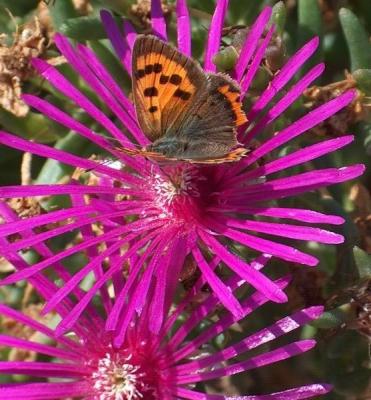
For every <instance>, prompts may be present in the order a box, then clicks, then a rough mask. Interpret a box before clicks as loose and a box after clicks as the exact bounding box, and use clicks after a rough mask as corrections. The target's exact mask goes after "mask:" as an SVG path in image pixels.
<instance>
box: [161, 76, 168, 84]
mask: <svg viewBox="0 0 371 400" xmlns="http://www.w3.org/2000/svg"><path fill="white" fill-rule="evenodd" d="M168 82H169V77H168V76H167V75H161V76H160V84H161V85H165V84H166V83H168Z"/></svg>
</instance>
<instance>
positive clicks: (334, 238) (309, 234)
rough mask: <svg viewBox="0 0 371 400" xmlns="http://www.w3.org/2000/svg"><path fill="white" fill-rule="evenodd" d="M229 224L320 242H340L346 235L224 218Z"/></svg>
mask: <svg viewBox="0 0 371 400" xmlns="http://www.w3.org/2000/svg"><path fill="white" fill-rule="evenodd" d="M224 223H225V224H226V225H227V226H230V227H233V228H239V229H247V230H250V231H254V232H261V233H266V234H268V235H274V236H281V237H287V238H290V239H296V240H312V241H315V242H318V243H327V244H339V243H343V242H344V237H343V236H342V235H339V234H337V233H334V232H330V231H327V230H325V229H320V228H312V227H309V226H298V225H289V224H277V223H274V222H263V221H249V220H244V221H241V220H237V219H234V218H228V219H225V220H224Z"/></svg>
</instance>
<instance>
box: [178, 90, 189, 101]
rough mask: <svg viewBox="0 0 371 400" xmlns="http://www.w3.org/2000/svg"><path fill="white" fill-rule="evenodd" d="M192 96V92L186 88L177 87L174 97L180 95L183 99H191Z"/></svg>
mask: <svg viewBox="0 0 371 400" xmlns="http://www.w3.org/2000/svg"><path fill="white" fill-rule="evenodd" d="M191 96H192V94H191V93H189V92H186V91H185V90H182V89H177V90H176V91H175V92H174V97H179V98H180V99H182V100H189V99H190V97H191Z"/></svg>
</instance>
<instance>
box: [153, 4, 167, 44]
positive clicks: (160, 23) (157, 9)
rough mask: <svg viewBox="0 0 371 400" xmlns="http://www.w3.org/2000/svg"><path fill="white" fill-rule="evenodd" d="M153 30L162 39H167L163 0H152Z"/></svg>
mask: <svg viewBox="0 0 371 400" xmlns="http://www.w3.org/2000/svg"><path fill="white" fill-rule="evenodd" d="M151 22H152V32H153V33H154V34H155V35H156V36H158V37H159V38H160V39H162V40H164V41H165V42H166V41H167V33H166V21H165V17H164V13H163V11H162V4H161V0H152V1H151Z"/></svg>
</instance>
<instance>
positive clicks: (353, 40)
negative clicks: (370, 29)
mask: <svg viewBox="0 0 371 400" xmlns="http://www.w3.org/2000/svg"><path fill="white" fill-rule="evenodd" d="M339 18H340V23H341V26H342V28H343V32H344V35H345V39H346V41H347V44H348V50H349V54H350V63H351V70H352V71H356V70H357V69H365V68H366V69H368V68H371V44H370V42H369V39H368V34H367V32H366V30H365V28H364V27H363V26H362V23H361V21H360V20H359V19H358V17H357V16H356V15H355V14H354V13H353V12H352V11H350V10H348V9H347V8H342V9H340V11H339Z"/></svg>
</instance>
